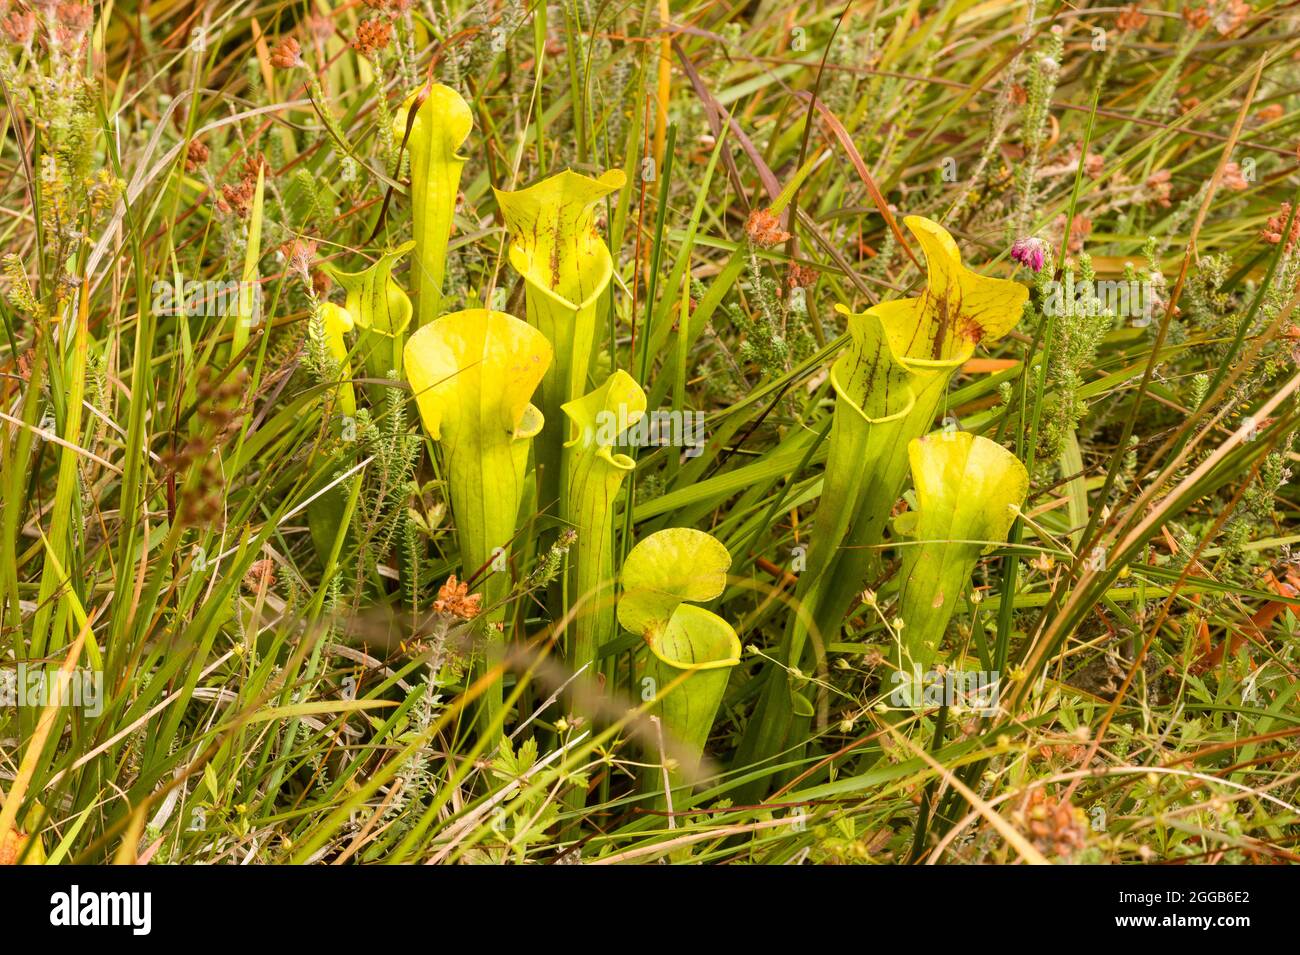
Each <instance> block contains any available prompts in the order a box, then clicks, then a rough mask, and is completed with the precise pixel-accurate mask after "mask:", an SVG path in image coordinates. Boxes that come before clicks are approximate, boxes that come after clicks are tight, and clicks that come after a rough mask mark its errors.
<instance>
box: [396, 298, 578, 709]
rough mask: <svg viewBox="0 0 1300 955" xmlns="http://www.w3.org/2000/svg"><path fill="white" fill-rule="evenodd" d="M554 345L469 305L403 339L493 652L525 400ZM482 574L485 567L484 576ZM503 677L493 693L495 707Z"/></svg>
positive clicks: (536, 416)
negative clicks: (480, 598) (480, 597)
mask: <svg viewBox="0 0 1300 955" xmlns="http://www.w3.org/2000/svg"><path fill="white" fill-rule="evenodd" d="M551 355H552V352H551V345H550V343H549V342H548V341H547V340H546V339H545V337H543V336H542V334H541V333H540V332H538V331H537V330H536V329H535V328H533V327H532V326H530V325H528V323H526V322H522V321H520V320H519V319H517V318H515V317H514V316H513V315H507V314H506V313H504V312H496V311H488V310H486V309H478V308H476V309H467V310H465V311H461V312H453V313H452V314H450V315H444V316H443V317H442V318H438V319H435V320H434V321H432V322H430V323H429V324H428V325H425V326H424V327H423V328H420V329H419V330H417V331H416V332H415V334H413V335H412V336H411V338H410V340H409V341H408V342H407V343H406V374H407V378H408V379H409V381H410V383H411V389H412V391H413V392H414V394H415V400H416V404H417V406H418V407H419V409H420V418H421V420H422V421H423V423H424V427H425V430H426V431H428V433H429V437H431V438H432V439H433V440H434V441H436V442H438V443H439V445H440V446H441V448H442V456H443V462H444V465H443V467H444V470H443V473H444V475H445V476H446V480H447V485H448V489H449V492H450V497H451V509H452V514H453V516H454V517H455V520H456V530H457V534H458V537H459V541H460V552H461V570H462V576H463V578H464V579H466V580H469V579H482V580H484V582H483V583H481V584H479V585H478V587H477V588H476V589H478V590H479V591H480V592H481V593H482V594H483V595H484V605H485V607H487V608H488V612H487V613H485V614H484V619H485V621H486V622H487V623H488V624H489V626H488V630H489V640H488V657H489V661H491V660H493V659H496V658H498V657H499V654H500V650H501V645H502V641H501V640H500V639H497V633H498V631H499V630H500V623H501V621H502V620H504V608H502V607H498V606H496V604H498V603H499V601H500V600H501V599H502V598H503V597H504V596H505V595H506V593H507V591H508V589H509V578H508V575H507V574H506V573H505V572H504V570H505V561H506V560H507V558H508V555H509V551H510V545H511V540H512V538H513V537H514V535H515V527H516V521H517V519H518V516H519V505H520V502H521V500H522V499H523V496H524V488H525V468H526V466H527V463H528V450H529V445H530V443H531V441H532V438H533V437H534V436H535V435H536V434H537V433H538V432H539V431H541V429H542V414H541V412H540V411H538V410H537V408H536V407H534V406H533V405H532V404H531V403H530V399H531V398H532V395H533V392H534V391H535V390H536V389H537V385H538V383H539V382H540V381H541V380H542V375H544V374H545V372H546V368H547V366H548V365H549V364H550V362H551ZM484 575H486V577H484ZM501 699H502V693H501V683H500V682H499V681H498V682H497V683H496V685H495V687H494V689H493V690H492V691H491V692H490V693H489V696H488V703H487V704H486V706H487V710H488V712H489V714H492V713H495V712H496V711H499V710H500V706H501Z"/></svg>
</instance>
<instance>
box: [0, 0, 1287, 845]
mask: <svg viewBox="0 0 1300 955" xmlns="http://www.w3.org/2000/svg"><path fill="white" fill-rule="evenodd" d="M0 28H2V31H3V36H0V91H2V92H3V103H2V104H0V137H2V140H0V168H2V169H3V173H4V175H3V180H2V184H0V200H2V201H0V210H2V212H3V215H0V246H2V247H3V248H2V251H3V253H4V276H3V280H2V281H0V288H2V290H3V302H2V303H0V318H2V319H3V326H4V329H3V330H4V335H3V339H2V340H0V419H2V420H0V463H2V465H3V475H2V478H0V607H2V608H3V618H2V620H0V624H2V627H0V690H3V692H4V699H3V701H2V702H3V703H4V704H5V705H4V707H3V708H0V800H2V802H0V861H3V862H29V863H30V862H41V861H45V862H51V863H57V862H108V861H116V862H146V863H164V862H217V863H244V862H262V863H283V862H334V863H339V862H352V863H376V862H415V861H434V862H447V863H473V862H520V863H570V862H584V863H591V862H600V863H613V862H652V861H672V862H688V861H689V862H733V863H734V862H751V863H787V862H794V863H801V862H806V863H909V862H911V863H919V862H932V863H933V862H942V863H959V862H1008V863H1010V862H1026V863H1059V862H1117V863H1140V862H1153V861H1167V862H1178V863H1206V864H1212V863H1220V862H1237V863H1240V862H1271V861H1276V860H1292V861H1294V860H1295V859H1296V856H1295V854H1294V852H1295V842H1296V839H1297V836H1300V828H1297V827H1298V826H1300V808H1297V799H1300V793H1297V786H1296V781H1297V779H1300V756H1298V755H1297V749H1296V737H1297V734H1300V707H1298V706H1297V703H1296V694H1297V688H1300V682H1297V679H1296V677H1297V665H1298V664H1300V660H1298V659H1297V658H1298V656H1300V639H1298V633H1297V630H1298V627H1297V618H1296V612H1297V608H1298V607H1300V557H1296V558H1293V556H1292V551H1291V547H1292V546H1293V545H1295V544H1296V543H1297V542H1300V533H1297V531H1296V528H1295V522H1294V517H1295V514H1296V510H1297V506H1300V501H1298V500H1297V496H1296V493H1295V486H1294V484H1293V483H1292V469H1293V466H1294V465H1293V463H1294V460H1295V452H1294V450H1293V437H1294V433H1295V430H1296V427H1297V424H1298V423H1300V404H1298V403H1297V389H1300V372H1298V371H1297V368H1296V364H1297V359H1298V358H1300V351H1298V349H1300V322H1297V319H1296V317H1295V308H1296V303H1297V296H1298V294H1300V293H1298V291H1297V289H1298V288H1300V249H1298V247H1297V240H1298V239H1300V221H1297V215H1296V210H1297V200H1298V198H1300V197H1298V196H1297V190H1298V189H1300V175H1298V174H1297V173H1298V168H1297V167H1298V166H1300V154H1298V153H1297V144H1300V112H1297V110H1296V107H1297V98H1298V97H1300V91H1297V89H1296V88H1295V85H1294V79H1295V76H1296V68H1297V62H1298V61H1300V14H1297V13H1296V12H1295V11H1293V10H1292V9H1291V8H1290V7H1288V6H1287V5H1284V4H1269V3H1267V2H1263V0H1260V2H1257V3H1254V4H1248V3H1245V2H1242V0H1196V2H1174V0H1160V2H1153V3H1139V4H1133V5H1129V6H1117V5H1108V6H1099V7H1096V8H1094V9H1090V7H1089V5H1087V4H1056V3H1051V2H1048V0H1022V2H1015V3H1003V2H991V3H981V2H972V0H944V2H934V3H929V2H927V3H920V2H916V0H912V2H899V3H894V4H885V3H873V2H867V0H863V2H856V3H845V4H837V5H828V4H822V3H811V2H808V3H790V2H781V0H772V2H769V0H753V2H742V3H714V2H692V0H683V2H679V3H672V4H669V3H668V2H667V0H656V2H645V3H626V4H620V3H591V2H587V0H576V2H566V3H562V4H554V5H547V4H544V3H536V4H530V3H523V2H519V0H500V2H497V0H492V2H489V0H482V2H476V3H469V2H465V3H457V2H446V0H432V2H426V0H365V2H364V3H360V4H358V3H333V2H330V0H302V2H278V0H236V2H228V3H217V4H202V3H191V2H184V0H159V2H156V3H150V4H132V3H122V2H117V0H105V2H96V3H94V4H91V3H86V2H76V0H69V2H54V0H0Z"/></svg>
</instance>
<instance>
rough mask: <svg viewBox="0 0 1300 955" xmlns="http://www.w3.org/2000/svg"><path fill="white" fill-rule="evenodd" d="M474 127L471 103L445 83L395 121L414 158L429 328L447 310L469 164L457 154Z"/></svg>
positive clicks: (414, 100)
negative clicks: (452, 247) (445, 296)
mask: <svg viewBox="0 0 1300 955" xmlns="http://www.w3.org/2000/svg"><path fill="white" fill-rule="evenodd" d="M421 97H423V98H421ZM413 110H414V112H412V111H413ZM408 125H409V129H410V134H409V135H408V134H407V129H408ZM473 126H474V117H473V114H472V113H471V112H470V108H469V104H468V103H466V102H465V100H464V99H463V98H462V97H461V95H460V94H459V93H457V92H456V91H455V90H454V89H452V88H451V87H449V86H443V85H442V84H441V83H433V84H430V85H428V86H424V87H421V88H420V89H418V90H416V91H415V92H414V93H412V94H411V95H410V96H408V97H407V98H406V101H405V102H404V103H403V104H402V107H401V109H399V110H398V111H397V113H396V114H395V115H394V117H393V137H394V139H395V140H396V141H397V142H399V143H400V142H402V141H403V139H404V138H405V141H406V149H407V152H408V154H409V155H410V157H411V210H412V219H413V234H414V236H415V258H416V268H415V300H416V303H417V305H418V306H419V319H418V321H417V322H416V325H417V326H424V325H427V324H428V323H429V322H431V321H433V320H434V319H435V318H436V317H437V316H438V315H439V314H440V313H441V311H442V285H443V280H444V279H445V278H446V272H447V245H448V243H449V242H450V240H451V229H452V217H453V216H454V214H455V211H456V196H457V194H458V193H459V191H460V175H461V170H462V168H463V167H464V165H465V158H464V157H463V156H461V155H459V154H458V153H457V150H458V149H460V147H461V146H462V145H463V144H464V143H465V140H466V139H467V138H468V137H469V133H470V130H471V129H472V128H473Z"/></svg>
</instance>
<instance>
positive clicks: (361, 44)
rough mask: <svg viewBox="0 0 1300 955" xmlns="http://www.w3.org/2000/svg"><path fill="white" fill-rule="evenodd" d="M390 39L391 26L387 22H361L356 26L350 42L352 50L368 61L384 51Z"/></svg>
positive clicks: (391, 36)
mask: <svg viewBox="0 0 1300 955" xmlns="http://www.w3.org/2000/svg"><path fill="white" fill-rule="evenodd" d="M392 38H393V25H392V24H391V23H389V22H388V21H387V20H380V19H374V20H362V21H361V22H360V23H359V24H357V35H356V39H354V40H353V41H352V48H353V49H354V50H356V51H357V52H358V53H360V54H361V55H362V56H364V57H366V58H367V59H369V58H370V57H372V56H374V55H375V54H376V53H378V52H379V51H380V50H383V49H386V48H387V46H388V44H389V42H390V41H391V40H392Z"/></svg>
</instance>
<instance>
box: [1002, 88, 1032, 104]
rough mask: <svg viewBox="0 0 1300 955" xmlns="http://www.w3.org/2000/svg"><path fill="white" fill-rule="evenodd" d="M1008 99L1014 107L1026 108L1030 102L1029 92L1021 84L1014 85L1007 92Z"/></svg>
mask: <svg viewBox="0 0 1300 955" xmlns="http://www.w3.org/2000/svg"><path fill="white" fill-rule="evenodd" d="M1007 99H1008V100H1010V101H1011V105H1012V106H1024V105H1025V104H1026V103H1028V102H1029V90H1027V89H1025V88H1024V87H1023V86H1021V85H1020V84H1019V83H1012V84H1011V86H1010V88H1009V89H1008V90H1007Z"/></svg>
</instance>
